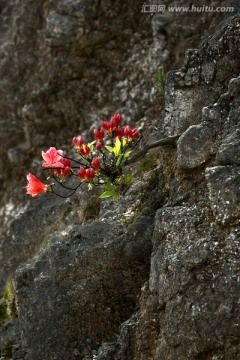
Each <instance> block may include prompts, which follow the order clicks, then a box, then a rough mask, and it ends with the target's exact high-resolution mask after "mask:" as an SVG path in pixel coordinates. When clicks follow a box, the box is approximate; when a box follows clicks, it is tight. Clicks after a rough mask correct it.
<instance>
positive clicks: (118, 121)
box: [110, 114, 122, 126]
mask: <svg viewBox="0 0 240 360" xmlns="http://www.w3.org/2000/svg"><path fill="white" fill-rule="evenodd" d="M112 120H113V121H114V123H115V126H119V125H120V124H121V121H122V117H121V115H120V114H114V115H113V116H112V117H111V120H110V123H111V121H112Z"/></svg>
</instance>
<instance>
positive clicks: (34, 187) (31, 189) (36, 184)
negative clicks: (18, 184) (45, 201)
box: [26, 173, 50, 196]
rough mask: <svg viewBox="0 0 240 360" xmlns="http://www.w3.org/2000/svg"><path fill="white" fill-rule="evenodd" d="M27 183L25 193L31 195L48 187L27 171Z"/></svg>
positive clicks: (35, 194)
mask: <svg viewBox="0 0 240 360" xmlns="http://www.w3.org/2000/svg"><path fill="white" fill-rule="evenodd" d="M27 180H28V184H27V186H26V189H27V194H28V195H32V196H37V195H39V194H41V193H42V192H46V191H47V190H49V189H50V186H49V185H46V184H43V183H42V182H41V181H40V180H38V178H36V176H34V175H33V174H31V173H29V174H28V175H27Z"/></svg>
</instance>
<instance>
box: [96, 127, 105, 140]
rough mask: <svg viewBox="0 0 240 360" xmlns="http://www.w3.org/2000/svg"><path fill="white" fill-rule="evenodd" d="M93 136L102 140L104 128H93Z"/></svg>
mask: <svg viewBox="0 0 240 360" xmlns="http://www.w3.org/2000/svg"><path fill="white" fill-rule="evenodd" d="M94 136H95V138H96V139H97V140H103V138H104V130H103V129H101V130H97V129H95V130H94Z"/></svg>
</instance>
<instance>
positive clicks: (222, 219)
mask: <svg viewBox="0 0 240 360" xmlns="http://www.w3.org/2000/svg"><path fill="white" fill-rule="evenodd" d="M206 178H207V184H208V188H209V198H210V204H211V207H212V211H213V213H214V215H215V217H216V219H217V221H218V222H219V223H221V224H223V225H224V224H226V223H228V222H231V223H232V224H239V223H240V219H239V213H240V190H239V184H240V167H233V166H215V167H213V168H207V169H206Z"/></svg>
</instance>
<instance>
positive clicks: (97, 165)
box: [92, 157, 100, 174]
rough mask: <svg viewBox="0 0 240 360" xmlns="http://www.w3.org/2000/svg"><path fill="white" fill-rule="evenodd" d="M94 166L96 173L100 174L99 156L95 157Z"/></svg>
mask: <svg viewBox="0 0 240 360" xmlns="http://www.w3.org/2000/svg"><path fill="white" fill-rule="evenodd" d="M92 166H93V167H94V169H95V171H96V173H97V174H98V173H99V171H100V160H99V158H98V157H95V158H93V160H92Z"/></svg>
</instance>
